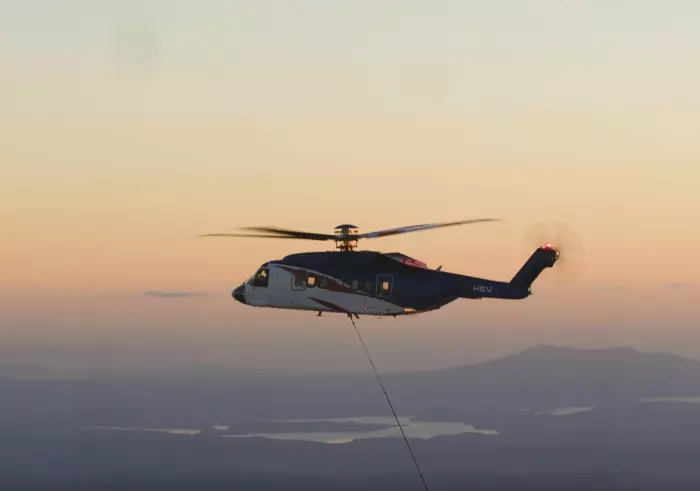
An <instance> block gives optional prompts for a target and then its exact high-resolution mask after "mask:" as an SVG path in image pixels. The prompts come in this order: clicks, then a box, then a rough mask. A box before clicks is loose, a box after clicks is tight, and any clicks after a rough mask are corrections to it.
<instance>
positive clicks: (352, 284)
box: [350, 280, 360, 290]
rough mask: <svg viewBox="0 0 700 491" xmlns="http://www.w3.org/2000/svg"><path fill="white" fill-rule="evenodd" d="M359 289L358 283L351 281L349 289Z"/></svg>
mask: <svg viewBox="0 0 700 491" xmlns="http://www.w3.org/2000/svg"><path fill="white" fill-rule="evenodd" d="M359 287H360V282H359V281H357V280H352V283H351V284H350V288H352V289H353V290H357V289H358V288H359Z"/></svg>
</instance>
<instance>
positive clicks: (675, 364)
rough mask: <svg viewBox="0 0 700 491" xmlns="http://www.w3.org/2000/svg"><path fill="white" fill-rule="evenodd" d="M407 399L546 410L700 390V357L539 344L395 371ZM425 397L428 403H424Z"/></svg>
mask: <svg viewBox="0 0 700 491" xmlns="http://www.w3.org/2000/svg"><path fill="white" fill-rule="evenodd" d="M390 380H391V386H392V390H393V391H394V392H395V393H396V394H397V396H399V397H401V398H402V400H403V401H404V403H406V404H410V403H417V404H420V405H421V406H425V404H426V401H432V402H433V405H435V406H439V405H442V404H445V405H461V406H462V407H485V406H493V405H496V406H511V407H518V408H542V407H550V406H566V405H598V404H606V403H612V402H620V401H632V400H638V399H639V398H642V397H666V396H697V395H700V362H699V361H696V360H691V359H687V358H682V357H679V356H675V355H671V354H666V353H642V352H639V351H637V350H635V349H633V348H608V349H575V348H565V347H557V346H549V345H540V346H535V347H532V348H529V349H526V350H524V351H520V352H518V353H515V354H513V355H510V356H506V357H503V358H499V359H495V360H491V361H487V362H484V363H479V364H475V365H467V366H460V367H455V368H449V369H445V370H434V371H428V372H413V373H403V374H394V375H392V376H390ZM421 401H422V402H421Z"/></svg>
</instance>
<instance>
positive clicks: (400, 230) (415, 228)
mask: <svg viewBox="0 0 700 491" xmlns="http://www.w3.org/2000/svg"><path fill="white" fill-rule="evenodd" d="M497 221H500V219H498V218H476V219H472V220H460V221H457V222H444V223H427V224H423V225H409V226H408V227H397V228H389V229H385V230H377V231H376V232H367V233H366V234H359V235H357V236H356V237H357V238H358V239H376V238H378V237H387V236H389V235H397V234H406V233H409V232H421V231H423V230H431V229H434V228H443V227H454V226H456V225H468V224H472V223H480V222H497Z"/></svg>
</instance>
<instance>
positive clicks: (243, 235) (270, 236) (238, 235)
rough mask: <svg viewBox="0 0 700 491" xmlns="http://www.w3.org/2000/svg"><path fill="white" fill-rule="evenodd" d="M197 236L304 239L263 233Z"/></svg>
mask: <svg viewBox="0 0 700 491" xmlns="http://www.w3.org/2000/svg"><path fill="white" fill-rule="evenodd" d="M198 237H255V238H256V239H305V237H294V236H291V235H263V234H202V235H198Z"/></svg>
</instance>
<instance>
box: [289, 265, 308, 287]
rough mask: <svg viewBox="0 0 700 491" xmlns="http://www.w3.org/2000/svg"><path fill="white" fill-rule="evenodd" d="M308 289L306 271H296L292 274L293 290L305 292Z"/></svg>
mask: <svg viewBox="0 0 700 491" xmlns="http://www.w3.org/2000/svg"><path fill="white" fill-rule="evenodd" d="M304 288H306V271H301V270H298V269H297V270H295V271H294V273H292V289H293V290H303V289H304Z"/></svg>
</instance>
